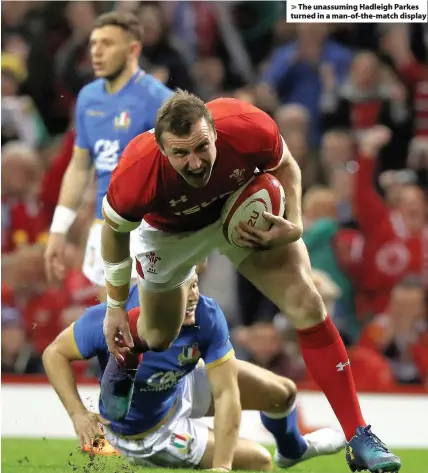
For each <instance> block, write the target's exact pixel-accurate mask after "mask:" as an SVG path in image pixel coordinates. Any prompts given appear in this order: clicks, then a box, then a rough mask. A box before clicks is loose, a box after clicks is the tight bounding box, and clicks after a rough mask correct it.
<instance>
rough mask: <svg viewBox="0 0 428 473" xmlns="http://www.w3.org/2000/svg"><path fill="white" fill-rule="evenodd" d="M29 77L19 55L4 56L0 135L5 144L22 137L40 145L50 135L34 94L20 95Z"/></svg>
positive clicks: (29, 142) (2, 64) (33, 144)
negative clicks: (34, 99) (33, 98)
mask: <svg viewBox="0 0 428 473" xmlns="http://www.w3.org/2000/svg"><path fill="white" fill-rule="evenodd" d="M26 77H27V71H26V67H25V63H24V62H23V61H22V60H21V58H19V57H18V56H16V55H12V54H7V53H2V57H1V95H2V100H1V132H2V133H1V134H2V144H4V143H7V142H8V141H11V140H19V141H22V142H24V143H26V144H27V145H28V146H32V147H39V146H40V145H41V144H42V143H43V142H44V141H45V140H46V138H47V132H46V128H45V125H44V123H43V120H42V118H41V116H40V114H39V112H38V111H37V109H36V107H35V105H34V102H33V100H32V99H31V97H28V96H26V95H25V96H23V95H18V92H19V89H20V86H21V84H22V83H23V82H24V81H25V79H26Z"/></svg>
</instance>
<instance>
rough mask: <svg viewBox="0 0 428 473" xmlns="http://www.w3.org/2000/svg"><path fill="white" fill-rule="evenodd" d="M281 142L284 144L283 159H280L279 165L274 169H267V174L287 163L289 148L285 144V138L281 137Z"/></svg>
mask: <svg viewBox="0 0 428 473" xmlns="http://www.w3.org/2000/svg"><path fill="white" fill-rule="evenodd" d="M281 142H282V155H281V158H280V159H279V161H278V163H277V164H276V165H275V166H274V167H272V168H269V169H266V171H267V172H271V171H276V170H277V169H278V168H279V167H280V166H281V164H282V163H283V162H284V161H285V159H286V157H287V155H288V146H287V144H286V143H285V141H284V138H283V137H282V136H281Z"/></svg>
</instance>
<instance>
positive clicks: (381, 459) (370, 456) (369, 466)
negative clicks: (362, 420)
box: [346, 425, 401, 473]
mask: <svg viewBox="0 0 428 473" xmlns="http://www.w3.org/2000/svg"><path fill="white" fill-rule="evenodd" d="M346 461H347V462H348V465H349V468H350V469H351V471H362V470H368V471H370V472H372V473H383V472H397V471H398V470H399V469H400V468H401V460H400V459H399V458H398V457H397V456H396V455H394V454H393V453H391V452H390V451H389V450H388V448H387V447H386V445H385V444H384V443H383V442H382V441H381V440H380V439H379V438H378V437H376V435H375V434H373V433H372V431H371V426H370V425H368V426H367V427H358V428H357V430H356V431H355V435H354V436H353V437H352V438H351V440H350V441H349V442H347V444H346Z"/></svg>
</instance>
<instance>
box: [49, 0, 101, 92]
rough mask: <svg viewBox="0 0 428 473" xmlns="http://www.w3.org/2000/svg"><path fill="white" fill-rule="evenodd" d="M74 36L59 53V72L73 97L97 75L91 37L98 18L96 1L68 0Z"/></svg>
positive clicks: (59, 76)
mask: <svg viewBox="0 0 428 473" xmlns="http://www.w3.org/2000/svg"><path fill="white" fill-rule="evenodd" d="M65 15H66V19H67V23H68V25H69V28H70V30H71V35H70V37H69V38H68V39H67V41H65V42H64V43H63V44H62V46H61V47H60V49H59V50H58V52H57V53H56V55H55V58H56V64H55V68H56V73H57V75H58V78H59V79H60V81H61V83H62V84H63V85H64V87H65V88H66V89H67V91H68V92H69V93H70V94H71V95H72V96H77V94H78V92H79V90H80V89H81V88H82V87H83V86H85V85H86V84H87V83H88V82H90V81H91V80H92V78H93V73H92V65H91V58H90V55H89V36H90V34H91V31H92V27H93V24H94V21H95V18H96V16H97V15H96V11H95V6H94V2H67V6H66V11H65Z"/></svg>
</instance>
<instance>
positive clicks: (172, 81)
mask: <svg viewBox="0 0 428 473" xmlns="http://www.w3.org/2000/svg"><path fill="white" fill-rule="evenodd" d="M138 14H139V17H140V19H141V24H142V25H143V28H144V39H143V58H144V60H146V61H147V62H148V65H147V68H148V70H149V72H151V70H152V69H153V68H154V69H155V70H156V68H158V67H159V66H160V67H162V68H163V69H164V70H165V74H166V77H167V80H166V82H165V84H166V85H167V86H168V87H170V88H171V89H175V88H176V87H180V88H181V89H186V90H188V91H190V92H196V90H195V89H196V86H195V83H194V80H193V77H192V76H191V73H190V70H191V67H190V59H189V58H188V57H186V56H185V54H183V52H182V51H181V50H180V49H179V48H178V44H176V43H174V42H172V41H171V38H170V36H169V28H168V25H167V24H166V23H165V22H164V19H163V17H162V10H161V7H160V5H159V4H157V3H153V2H151V3H149V2H147V3H146V2H144V3H143V4H142V6H141V7H140V9H139V11H138Z"/></svg>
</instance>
